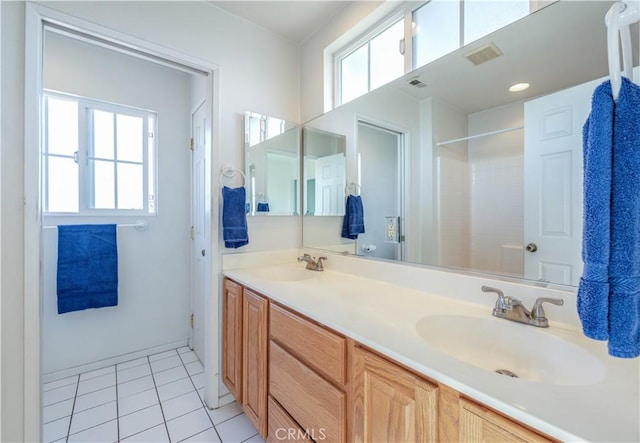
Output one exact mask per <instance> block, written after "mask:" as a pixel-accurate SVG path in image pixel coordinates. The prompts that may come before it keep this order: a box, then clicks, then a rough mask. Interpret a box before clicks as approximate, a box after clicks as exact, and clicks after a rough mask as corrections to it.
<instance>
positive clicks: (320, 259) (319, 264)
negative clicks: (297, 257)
mask: <svg viewBox="0 0 640 443" xmlns="http://www.w3.org/2000/svg"><path fill="white" fill-rule="evenodd" d="M326 259H327V257H318V261H317V262H316V263H317V264H318V271H324V266H322V260H326Z"/></svg>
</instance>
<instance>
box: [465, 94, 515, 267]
mask: <svg viewBox="0 0 640 443" xmlns="http://www.w3.org/2000/svg"><path fill="white" fill-rule="evenodd" d="M523 124H524V106H523V103H522V102H521V101H519V102H516V103H511V104H508V105H505V106H499V107H496V108H491V109H487V110H484V111H481V112H476V113H474V114H470V115H469V134H482V133H485V132H489V131H495V130H498V129H505V128H512V127H516V126H522V125H523ZM469 165H470V168H471V170H470V172H471V207H470V216H471V232H470V235H471V239H470V240H471V243H470V246H471V248H470V249H471V255H470V260H471V263H470V265H471V268H472V269H477V270H481V271H486V272H497V273H500V274H506V275H509V274H510V275H514V276H517V277H522V276H523V274H524V251H523V249H522V245H523V242H524V239H523V235H524V234H523V233H524V178H523V177H524V131H522V130H520V131H513V132H507V133H503V134H497V135H493V136H488V137H482V138H477V139H473V140H469ZM496 201H499V202H500V205H498V206H496V205H495V204H494V203H495V202H496ZM496 208H497V209H496Z"/></svg>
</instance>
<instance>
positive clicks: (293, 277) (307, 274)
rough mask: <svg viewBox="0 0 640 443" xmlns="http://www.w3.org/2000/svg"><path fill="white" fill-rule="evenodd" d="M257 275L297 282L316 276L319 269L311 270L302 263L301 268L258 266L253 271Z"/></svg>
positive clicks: (280, 280) (275, 279) (281, 280)
mask: <svg viewBox="0 0 640 443" xmlns="http://www.w3.org/2000/svg"><path fill="white" fill-rule="evenodd" d="M251 272H252V273H253V274H255V276H256V277H258V278H262V279H265V280H272V281H278V282H295V281H301V280H309V279H311V278H314V277H316V274H317V272H318V271H309V270H307V269H305V268H304V265H301V267H299V268H297V267H296V268H294V267H283V266H278V267H275V266H274V267H269V268H256V269H254V270H252V271H251Z"/></svg>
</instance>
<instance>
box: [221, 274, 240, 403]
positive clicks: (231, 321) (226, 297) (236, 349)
mask: <svg viewBox="0 0 640 443" xmlns="http://www.w3.org/2000/svg"><path fill="white" fill-rule="evenodd" d="M242 292H243V287H242V286H240V285H239V284H237V283H235V282H233V281H231V280H229V279H225V280H224V284H223V290H222V311H223V315H222V353H223V356H222V381H223V383H224V384H225V386H226V387H227V388H228V389H229V392H231V394H232V395H233V397H234V398H235V399H236V401H237V402H238V403H239V404H242Z"/></svg>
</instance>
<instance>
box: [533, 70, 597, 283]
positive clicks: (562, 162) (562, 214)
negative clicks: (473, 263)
mask: <svg viewBox="0 0 640 443" xmlns="http://www.w3.org/2000/svg"><path fill="white" fill-rule="evenodd" d="M601 82H602V80H594V81H591V82H588V83H583V84H581V85H578V86H574V87H572V88H569V89H565V90H563V91H559V92H556V93H554V94H549V95H547V96H544V97H541V98H538V99H536V100H532V101H529V102H527V103H525V105H524V126H525V129H524V175H525V178H524V217H525V219H524V245H525V253H524V254H525V260H524V276H525V278H527V279H532V280H540V281H547V282H552V283H560V284H567V285H574V286H576V285H577V284H578V281H579V279H580V275H581V274H582V261H581V258H580V251H581V246H582V202H583V195H582V126H583V125H584V123H585V121H586V119H587V117H588V115H589V112H590V111H591V96H592V94H593V91H594V89H595V88H596V86H598V85H599V84H600V83H601Z"/></svg>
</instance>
